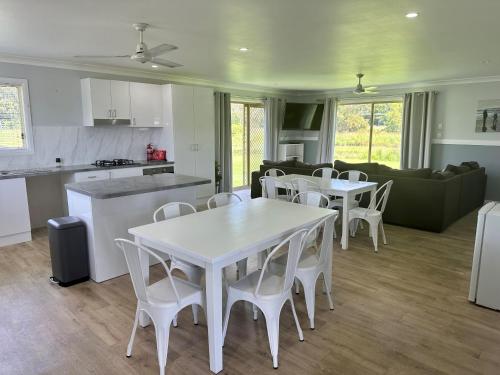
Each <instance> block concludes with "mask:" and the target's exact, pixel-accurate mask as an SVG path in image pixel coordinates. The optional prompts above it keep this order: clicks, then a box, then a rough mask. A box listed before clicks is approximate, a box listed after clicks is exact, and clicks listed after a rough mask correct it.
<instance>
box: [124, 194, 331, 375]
mask: <svg viewBox="0 0 500 375" xmlns="http://www.w3.org/2000/svg"><path fill="white" fill-rule="evenodd" d="M337 214H338V212H337V211H332V210H329V209H325V208H317V207H309V206H304V205H300V204H294V203H289V202H283V201H278V200H272V199H266V198H257V199H252V200H249V201H244V202H241V203H237V204H234V205H230V206H224V207H219V208H216V209H213V210H208V211H202V212H198V213H195V214H190V215H184V216H180V217H177V218H173V219H169V220H165V221H160V222H157V223H153V224H148V225H142V226H139V227H135V228H131V229H129V233H130V234H131V235H133V236H134V237H135V242H136V243H137V244H140V245H143V246H147V247H150V248H153V249H155V250H156V251H157V252H160V253H165V254H169V255H172V256H174V257H176V258H178V259H181V260H184V261H187V262H190V263H192V264H195V265H197V266H200V267H202V268H204V269H205V283H206V317H207V326H208V346H209V357H210V370H211V371H212V372H214V373H218V372H220V371H222V369H223V359H222V344H223V342H222V286H223V284H222V270H223V268H224V267H226V266H229V265H231V264H234V263H236V262H237V261H239V260H242V259H246V258H248V257H249V256H252V255H256V254H258V253H259V252H261V251H263V250H265V249H267V248H269V247H271V246H273V245H275V244H277V243H279V242H280V241H281V240H283V239H284V238H286V237H287V236H288V235H290V234H291V233H293V232H294V231H296V230H298V229H301V228H308V227H312V226H313V225H314V224H315V223H317V222H318V221H319V220H320V219H322V218H324V217H326V216H330V218H329V219H328V220H327V221H326V224H325V233H333V224H334V220H335V218H336V215H337ZM327 237H328V236H327ZM329 237H332V236H329ZM332 245H333V240H332ZM329 262H330V267H329V270H330V272H329V274H328V275H325V279H326V281H327V282H328V283H330V284H331V279H332V275H331V269H332V267H331V262H332V255H331V254H330V256H329ZM141 264H142V269H143V275H144V279H145V281H146V285H148V282H149V259H148V257H147V255H146V256H143V257H142V258H141ZM140 324H141V325H142V326H146V325H148V324H149V319H148V318H147V317H146V316H145V315H144V314H143V315H141V317H140Z"/></svg>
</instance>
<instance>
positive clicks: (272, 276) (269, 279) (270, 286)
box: [229, 270, 284, 300]
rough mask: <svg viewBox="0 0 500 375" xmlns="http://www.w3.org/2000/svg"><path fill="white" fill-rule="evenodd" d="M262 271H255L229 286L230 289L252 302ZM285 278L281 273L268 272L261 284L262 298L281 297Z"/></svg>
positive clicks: (260, 293) (260, 292) (260, 294)
mask: <svg viewBox="0 0 500 375" xmlns="http://www.w3.org/2000/svg"><path fill="white" fill-rule="evenodd" d="M260 273H261V271H260V270H257V271H254V272H252V273H250V274H248V275H247V276H245V277H244V278H242V279H240V280H238V281H236V282H234V283H233V284H230V285H229V288H230V289H236V290H238V292H239V293H242V294H243V295H245V297H248V298H249V299H250V300H253V299H255V296H254V291H255V288H256V287H257V283H258V282H259V277H260ZM283 283H284V278H283V276H282V274H281V272H280V271H279V270H278V271H277V272H266V273H265V275H264V277H263V278H262V283H261V284H260V289H259V296H260V297H273V296H280V295H281V292H282V288H283Z"/></svg>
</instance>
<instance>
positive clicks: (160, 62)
mask: <svg viewBox="0 0 500 375" xmlns="http://www.w3.org/2000/svg"><path fill="white" fill-rule="evenodd" d="M151 62H152V63H154V64H158V65H162V66H166V67H168V68H178V67H180V66H183V65H182V64H178V63H176V62H173V61H169V60H165V59H157V58H152V59H151Z"/></svg>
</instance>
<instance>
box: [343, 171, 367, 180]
mask: <svg viewBox="0 0 500 375" xmlns="http://www.w3.org/2000/svg"><path fill="white" fill-rule="evenodd" d="M338 178H339V179H345V180H349V181H368V175H367V174H366V173H365V172H361V171H355V170H350V171H344V172H340V173H339V176H338Z"/></svg>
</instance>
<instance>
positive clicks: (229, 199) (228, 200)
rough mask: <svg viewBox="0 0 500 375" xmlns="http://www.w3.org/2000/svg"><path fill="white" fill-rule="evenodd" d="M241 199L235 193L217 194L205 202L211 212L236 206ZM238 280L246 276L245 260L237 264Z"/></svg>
mask: <svg viewBox="0 0 500 375" xmlns="http://www.w3.org/2000/svg"><path fill="white" fill-rule="evenodd" d="M242 201H243V200H242V199H241V197H240V196H239V195H237V194H235V193H227V192H225V193H218V194H215V195H212V196H211V197H210V198H209V199H208V201H207V207H208V209H209V210H212V209H214V208H217V207H223V206H229V205H231V204H237V203H240V202H242ZM236 264H237V267H238V268H237V269H238V278H239V277H241V276H245V275H246V274H247V260H246V259H243V260H240V261H238V262H236Z"/></svg>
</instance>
